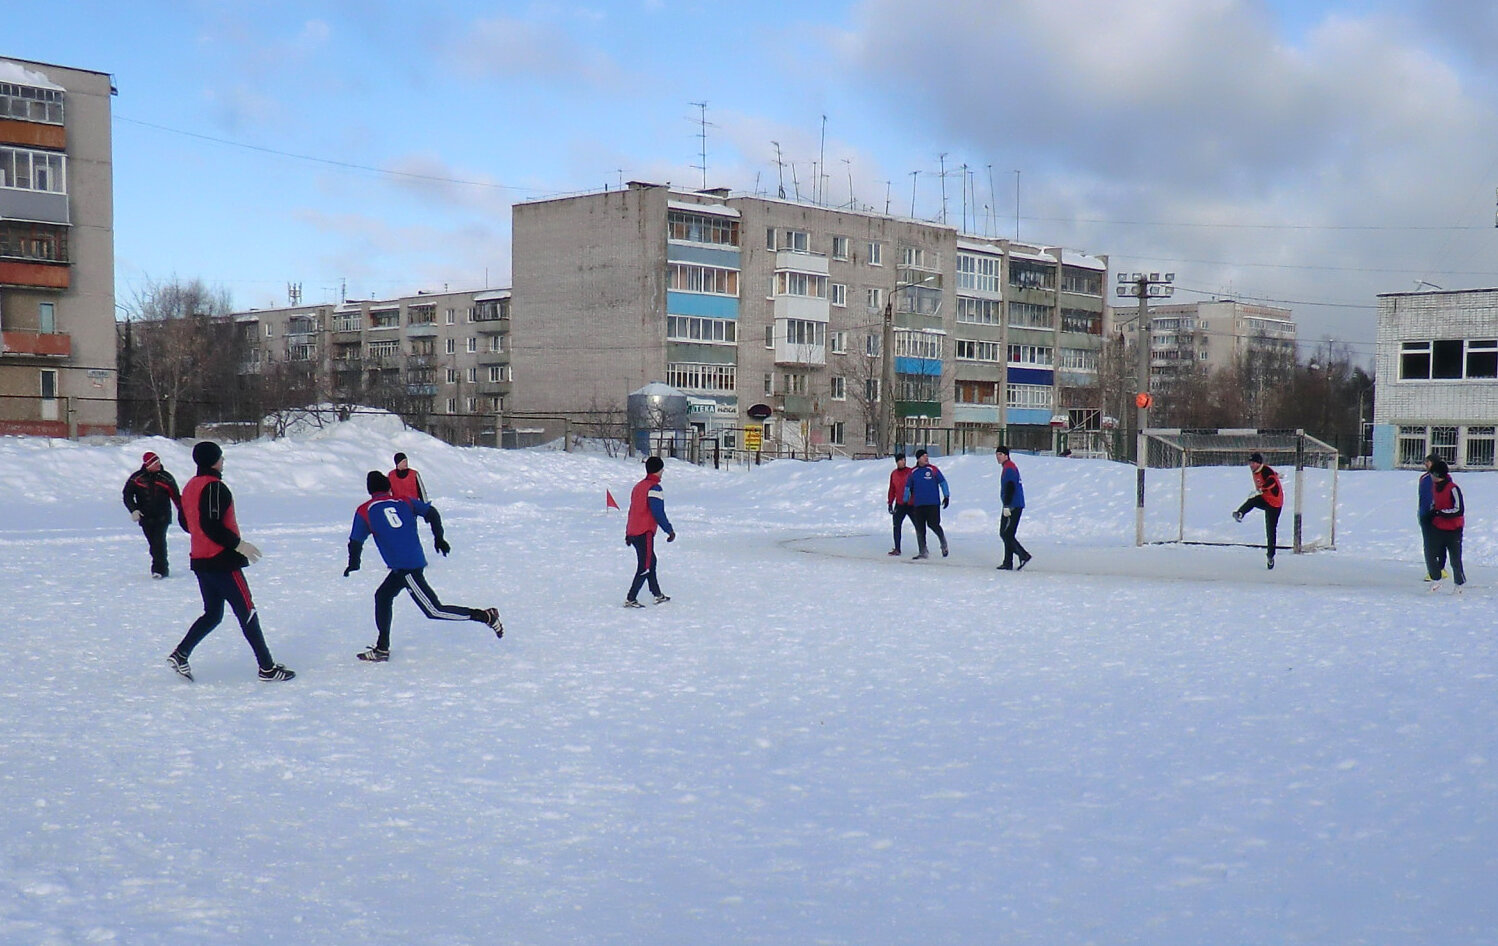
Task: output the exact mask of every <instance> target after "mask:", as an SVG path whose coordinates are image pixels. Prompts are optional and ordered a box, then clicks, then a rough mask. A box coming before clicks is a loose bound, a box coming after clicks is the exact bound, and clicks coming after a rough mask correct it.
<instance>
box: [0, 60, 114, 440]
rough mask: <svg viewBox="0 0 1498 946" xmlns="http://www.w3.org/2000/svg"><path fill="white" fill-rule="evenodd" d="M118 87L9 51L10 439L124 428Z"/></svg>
mask: <svg viewBox="0 0 1498 946" xmlns="http://www.w3.org/2000/svg"><path fill="white" fill-rule="evenodd" d="M113 94H114V89H113V86H112V83H111V82H110V77H109V76H108V75H106V74H104V73H99V72H91V71H88V70H83V69H71V68H66V67H63V66H54V65H49V64H46V63H37V62H29V61H26V60H18V59H5V58H0V434H33V435H42V436H51V437H65V436H77V435H79V434H92V433H113V432H114V430H115V397H116V384H117V378H116V372H115V318H114V311H115V308H114V192H113V189H114V183H113V169H112V145H111V129H110V108H111V102H110V97H111V96H112V95H113Z"/></svg>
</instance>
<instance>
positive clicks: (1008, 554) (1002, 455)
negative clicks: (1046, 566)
mask: <svg viewBox="0 0 1498 946" xmlns="http://www.w3.org/2000/svg"><path fill="white" fill-rule="evenodd" d="M993 457H994V459H995V460H997V461H998V462H999V467H1000V469H1001V472H1000V474H999V502H1000V504H1002V505H1003V507H1004V511H1003V513H1002V515H1001V516H1000V519H999V538H1001V539H1003V540H1004V563H1003V564H1002V565H1000V566H999V571H1005V572H1007V571H1019V570H1021V569H1023V568H1024V567H1025V566H1026V565H1028V564H1030V553H1029V552H1027V551H1025V547H1024V546H1023V545H1020V544H1019V539H1018V538H1017V537H1016V534H1017V533H1018V532H1019V520H1020V517H1021V516H1022V515H1024V512H1025V484H1024V483H1022V482H1021V481H1020V477H1019V467H1017V466H1015V465H1014V461H1013V460H1011V459H1009V447H1008V446H1006V445H1005V444H1002V443H1001V444H999V445H998V446H997V447H995V448H994V451H993ZM1016 556H1018V558H1019V564H1018V565H1015V563H1014V560H1015V557H1016Z"/></svg>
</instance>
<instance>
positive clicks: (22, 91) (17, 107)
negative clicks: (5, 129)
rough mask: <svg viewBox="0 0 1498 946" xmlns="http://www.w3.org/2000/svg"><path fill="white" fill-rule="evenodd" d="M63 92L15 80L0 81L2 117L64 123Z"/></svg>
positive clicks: (49, 123) (44, 122)
mask: <svg viewBox="0 0 1498 946" xmlns="http://www.w3.org/2000/svg"><path fill="white" fill-rule="evenodd" d="M63 94H64V93H63V92H62V90H61V89H42V88H37V87H35V86H30V85H18V84H16V83H13V82H0V118H15V119H19V120H20V121H23V122H41V123H42V124H46V125H61V124H62V123H63V101H64V99H63Z"/></svg>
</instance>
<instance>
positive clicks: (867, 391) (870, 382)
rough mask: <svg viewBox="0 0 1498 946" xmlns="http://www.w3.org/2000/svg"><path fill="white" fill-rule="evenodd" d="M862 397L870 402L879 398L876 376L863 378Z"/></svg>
mask: <svg viewBox="0 0 1498 946" xmlns="http://www.w3.org/2000/svg"><path fill="white" fill-rule="evenodd" d="M863 399H864V400H865V401H867V402H868V403H870V404H873V403H875V402H877V401H878V400H879V379H878V378H864V379H863Z"/></svg>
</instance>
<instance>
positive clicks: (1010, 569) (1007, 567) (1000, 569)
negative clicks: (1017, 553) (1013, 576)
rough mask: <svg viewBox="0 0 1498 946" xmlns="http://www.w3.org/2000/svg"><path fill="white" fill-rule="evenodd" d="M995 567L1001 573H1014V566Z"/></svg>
mask: <svg viewBox="0 0 1498 946" xmlns="http://www.w3.org/2000/svg"><path fill="white" fill-rule="evenodd" d="M995 567H996V568H997V569H998V570H999V571H1001V572H1012V571H1014V566H1013V565H997V566H995Z"/></svg>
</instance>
